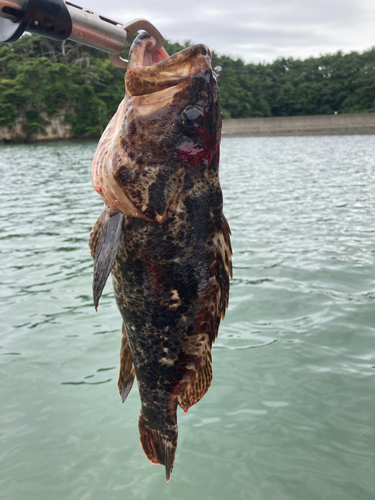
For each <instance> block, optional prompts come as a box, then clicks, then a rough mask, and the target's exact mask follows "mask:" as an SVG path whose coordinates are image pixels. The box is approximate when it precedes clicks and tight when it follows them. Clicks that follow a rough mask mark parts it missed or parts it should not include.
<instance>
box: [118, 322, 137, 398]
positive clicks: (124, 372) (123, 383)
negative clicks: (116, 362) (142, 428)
mask: <svg viewBox="0 0 375 500" xmlns="http://www.w3.org/2000/svg"><path fill="white" fill-rule="evenodd" d="M134 377H135V369H134V363H133V355H132V352H131V350H130V345H129V340H128V337H127V336H126V332H125V325H124V323H123V324H122V342H121V351H120V373H119V375H118V391H119V393H120V396H121V399H122V402H124V401H125V399H126V397H127V395H128V394H129V392H130V390H131V388H132V387H133V382H134Z"/></svg>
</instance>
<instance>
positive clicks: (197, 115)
mask: <svg viewBox="0 0 375 500" xmlns="http://www.w3.org/2000/svg"><path fill="white" fill-rule="evenodd" d="M179 124H180V128H181V130H182V132H183V133H184V134H185V135H195V134H196V133H198V134H199V133H200V131H201V128H202V127H203V124H204V114H203V111H202V110H201V109H200V108H199V107H198V106H191V105H190V106H186V108H185V109H184V110H183V111H182V112H181V113H180V116H179Z"/></svg>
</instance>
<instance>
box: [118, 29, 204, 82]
mask: <svg viewBox="0 0 375 500" xmlns="http://www.w3.org/2000/svg"><path fill="white" fill-rule="evenodd" d="M155 44H156V40H155V38H154V37H152V36H151V35H149V34H148V33H147V32H142V33H141V34H139V35H138V36H137V38H136V39H135V40H134V42H133V45H132V47H131V49H130V55H129V64H128V70H127V72H129V71H130V72H131V73H132V72H134V73H136V74H137V75H138V76H139V77H143V76H144V77H147V78H150V77H154V78H156V77H157V76H158V75H159V73H161V72H163V71H166V70H168V69H170V68H171V66H174V65H179V66H183V65H185V66H186V69H185V75H184V76H192V75H194V74H196V73H197V72H198V71H197V68H195V67H194V65H190V67H189V59H192V58H194V57H196V56H198V55H199V54H201V55H202V56H203V58H204V59H205V60H206V65H205V66H207V67H211V52H210V49H209V48H208V47H207V46H206V45H204V44H195V45H192V46H190V47H186V48H185V49H182V50H181V51H179V52H177V53H176V54H173V55H171V56H170V55H168V53H167V51H166V50H165V49H164V47H161V48H160V49H157V50H155V51H152V47H154V46H155Z"/></svg>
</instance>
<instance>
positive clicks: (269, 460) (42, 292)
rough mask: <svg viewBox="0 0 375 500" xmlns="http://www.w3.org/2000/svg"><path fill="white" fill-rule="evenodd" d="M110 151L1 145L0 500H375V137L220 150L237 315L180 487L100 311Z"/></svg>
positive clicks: (185, 450) (197, 417)
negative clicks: (145, 426)
mask: <svg viewBox="0 0 375 500" xmlns="http://www.w3.org/2000/svg"><path fill="white" fill-rule="evenodd" d="M94 151H95V144H94V143H85V144H80V143H74V144H48V145H22V146H4V147H2V148H0V173H1V205H0V256H1V263H0V264H1V271H0V272H1V274H0V283H1V285H0V294H1V295H0V300H1V302H0V321H1V330H0V498H1V500H26V499H27V500H42V499H43V500H44V499H46V500H60V499H64V500H65V499H69V500H85V499H95V500H106V499H111V500H117V499H129V500H132V499H134V500H143V499H174V500H191V499H194V500H247V499H251V500H310V499H311V500H369V499H374V498H375V471H374V466H375V429H374V427H375V403H374V388H375V387H374V382H375V381H374V375H375V346H374V333H375V310H374V304H375V245H374V237H375V232H374V231H375V203H374V202H375V136H342V137H336V136H332V137H296V138H293V137H286V138H237V139H227V138H226V139H224V140H223V142H222V155H221V158H222V159H221V183H222V187H223V191H224V197H225V214H226V216H227V218H228V220H229V223H230V225H231V228H232V233H233V249H234V279H233V282H232V286H231V296H230V307H229V311H228V313H227V316H226V318H225V321H224V322H223V323H222V325H221V328H220V332H219V338H218V340H217V342H216V344H215V346H214V349H213V371H214V380H213V383H212V386H211V388H210V390H209V392H208V393H207V395H206V396H205V397H204V399H203V400H202V401H201V402H200V403H199V404H197V405H196V406H194V407H193V408H191V409H190V410H189V412H188V413H187V414H184V413H183V412H182V411H180V412H179V413H178V421H179V443H178V449H177V458H176V463H175V468H174V471H173V475H172V480H171V482H170V483H169V484H167V483H166V482H165V473H164V468H163V467H160V466H153V465H151V464H150V463H149V462H148V461H147V459H146V458H145V456H144V454H143V452H142V450H141V448H140V445H139V439H138V414H139V409H140V404H139V396H138V391H137V388H136V387H134V388H133V390H132V392H131V393H130V395H129V397H128V399H127V401H126V402H125V404H122V403H121V400H120V397H119V395H118V393H117V372H118V368H119V350H120V342H121V331H120V330H121V328H120V327H121V319H120V314H119V312H118V311H117V308H116V306H115V301H114V298H113V294H112V286H111V284H108V285H107V287H106V289H105V293H104V296H103V298H102V300H101V303H100V306H99V312H98V313H96V312H95V310H94V307H93V305H92V298H91V281H92V261H91V256H90V254H89V250H88V245H87V242H88V236H89V232H90V229H91V227H92V226H93V224H94V222H95V221H96V219H97V217H98V216H99V214H100V212H101V206H102V202H101V200H100V199H99V197H98V196H97V194H96V193H95V192H94V191H93V190H92V187H91V180H90V166H91V161H92V158H93V154H94Z"/></svg>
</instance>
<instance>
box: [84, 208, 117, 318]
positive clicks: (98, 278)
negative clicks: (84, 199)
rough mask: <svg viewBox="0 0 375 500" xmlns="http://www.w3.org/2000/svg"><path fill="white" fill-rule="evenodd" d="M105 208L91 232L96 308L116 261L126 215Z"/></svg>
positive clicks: (93, 286)
mask: <svg viewBox="0 0 375 500" xmlns="http://www.w3.org/2000/svg"><path fill="white" fill-rule="evenodd" d="M112 213H113V212H111V211H110V210H107V209H105V210H103V212H102V214H101V215H100V217H99V219H98V220H97V222H96V224H95V226H94V227H93V229H92V231H91V234H90V241H89V247H90V251H91V255H92V256H93V259H94V281H93V285H92V289H93V295H94V305H95V309H96V310H97V309H98V304H99V299H100V297H101V295H102V292H103V289H104V286H105V284H106V282H107V279H108V276H109V273H110V272H111V269H112V266H113V263H114V262H115V259H116V256H117V251H118V247H119V244H120V239H121V230H122V222H123V218H124V215H123V214H122V213H121V212H115V213H114V214H113V215H112Z"/></svg>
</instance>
